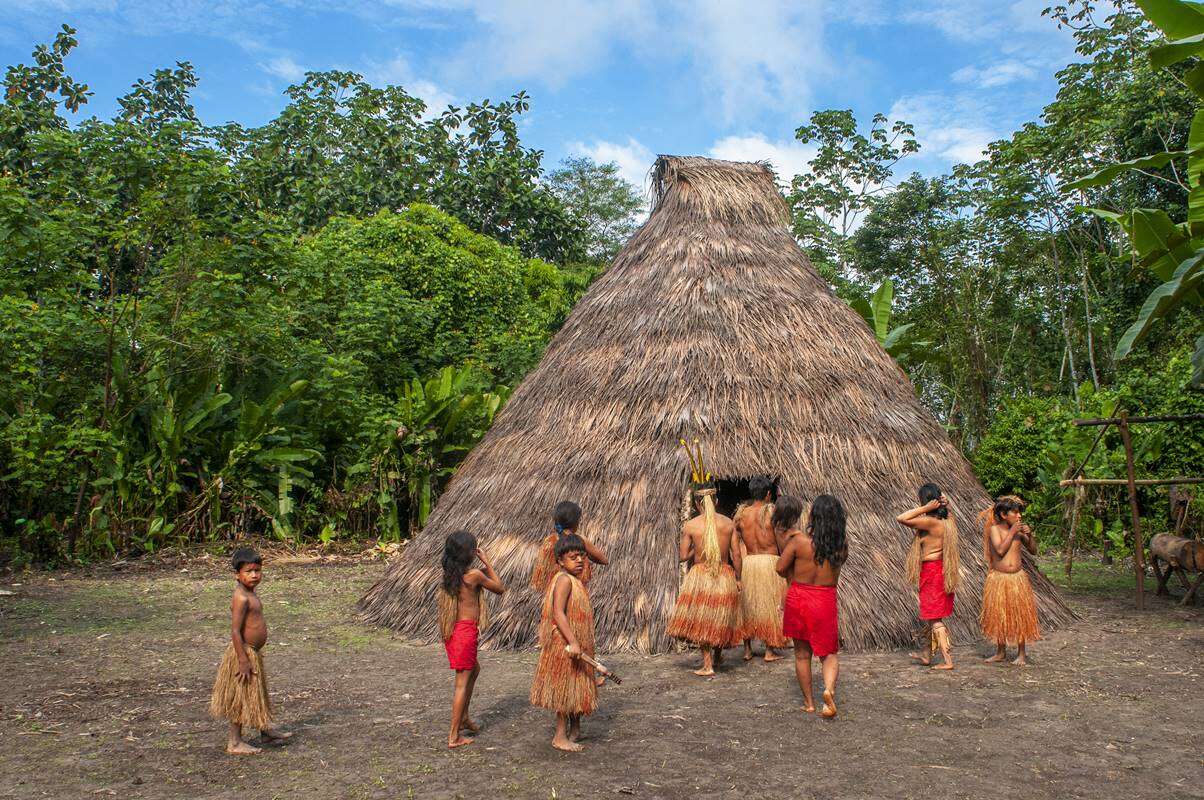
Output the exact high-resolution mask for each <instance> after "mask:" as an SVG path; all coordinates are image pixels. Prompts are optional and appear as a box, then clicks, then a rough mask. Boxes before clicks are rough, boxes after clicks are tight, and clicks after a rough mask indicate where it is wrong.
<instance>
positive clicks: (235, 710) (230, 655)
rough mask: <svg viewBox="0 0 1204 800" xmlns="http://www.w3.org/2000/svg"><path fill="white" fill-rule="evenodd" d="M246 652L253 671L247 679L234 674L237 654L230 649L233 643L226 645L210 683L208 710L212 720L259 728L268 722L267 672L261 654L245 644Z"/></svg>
mask: <svg viewBox="0 0 1204 800" xmlns="http://www.w3.org/2000/svg"><path fill="white" fill-rule="evenodd" d="M246 653H247V658H248V659H250V661H251V669H252V670H254V674H253V675H252V676H251V680H249V681H243V680H241V679H240V678H239V677H238V654H237V653H236V652H235V650H234V642H230V644H228V645H226V652H225V654H224V655H223V656H222V663H221V665H220V666H219V667H218V668H217V680H216V681H214V683H213V695H212V696H211V697H210V698H209V713H210V715H211V716H213V717H214V718H215V719H224V720H228V721H230V722H237V723H238V724H239V725H245V726H247V727H249V728H259V729H260V730H262V729H263V728H267V727H270V726H271V724H272V701H271V699H270V698H269V697H268V675H267V672H265V671H264V669H263V654H262V653H261V652H260V651H259V650H256V649H255V648H253V647H250V646H247V650H246Z"/></svg>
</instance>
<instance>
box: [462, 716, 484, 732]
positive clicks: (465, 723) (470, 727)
mask: <svg viewBox="0 0 1204 800" xmlns="http://www.w3.org/2000/svg"><path fill="white" fill-rule="evenodd" d="M460 730H462V731H468V732H469V733H480V732H481V726H480V725H478V724H476V723H475V722H473V721H472V720H470V719H467V718H465V719H464V720H462V721H461V722H460Z"/></svg>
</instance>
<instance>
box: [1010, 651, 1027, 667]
mask: <svg viewBox="0 0 1204 800" xmlns="http://www.w3.org/2000/svg"><path fill="white" fill-rule="evenodd" d="M1012 663H1013V664H1015V665H1016V666H1017V667H1027V666H1028V661H1027V660H1026V659H1025V658H1024V654H1023V653H1021V654H1020V655H1018V656H1016V657H1015V658H1013V659H1012Z"/></svg>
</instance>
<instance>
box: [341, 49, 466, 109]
mask: <svg viewBox="0 0 1204 800" xmlns="http://www.w3.org/2000/svg"><path fill="white" fill-rule="evenodd" d="M357 71H358V72H362V73H363V74H364V78H365V80H367V81H368V83H371V84H372V85H374V86H400V87H402V88H403V89H405V90H406V91H407V92H409V93H410V94H412V95H413V96H414V97H417V98H418V99H420V100H422V102H424V103H426V116H427V117H437V116H439V115H440V114H442V113H443V111H444V110H445V109H446V108H447V107H448V106H452V105H459V102H458V101H457V100H456V96H455V95H454V94H452V93H451V92H448V91H446V90H445V89H443V88H441V87H440V86H438V85H436V84H435V83H434V82H433V81H430V80H428V79H426V78H419V77H418V76H417V75H416V74H415V73H414V70H413V68H411V66H410V62H409V61H408V60H407V59H406V57H405V56H403V55H400V54H398V55H395V56H394V57H393V58H391V59H389V60H388V61H384V62H376V61H373V62H369V64H368V65H367V66H366V67H364V68H363V69H360V70H357Z"/></svg>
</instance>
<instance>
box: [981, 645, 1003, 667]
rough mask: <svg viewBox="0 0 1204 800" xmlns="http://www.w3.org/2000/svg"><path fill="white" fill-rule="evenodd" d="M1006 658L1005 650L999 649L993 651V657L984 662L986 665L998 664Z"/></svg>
mask: <svg viewBox="0 0 1204 800" xmlns="http://www.w3.org/2000/svg"><path fill="white" fill-rule="evenodd" d="M1006 657H1007V650H1005V649H1004V648H1002V647H1001V648H999V649H998V650H996V651H995V655H993V656H991V657H990V658H988V659H985V660H986V663H988V664H998V663H999V662H1000V661H1003V659H1004V658H1006Z"/></svg>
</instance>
